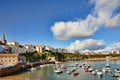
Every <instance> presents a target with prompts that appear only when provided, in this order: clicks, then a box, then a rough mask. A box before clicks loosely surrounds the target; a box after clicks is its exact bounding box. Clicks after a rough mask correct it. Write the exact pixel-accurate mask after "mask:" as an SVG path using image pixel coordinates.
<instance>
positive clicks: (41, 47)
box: [35, 45, 45, 53]
mask: <svg viewBox="0 0 120 80" xmlns="http://www.w3.org/2000/svg"><path fill="white" fill-rule="evenodd" d="M35 50H36V52H38V53H43V52H45V46H42V45H38V46H35Z"/></svg>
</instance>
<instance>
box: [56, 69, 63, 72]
mask: <svg viewBox="0 0 120 80" xmlns="http://www.w3.org/2000/svg"><path fill="white" fill-rule="evenodd" d="M54 72H55V73H62V72H63V71H62V70H61V69H56V70H54Z"/></svg>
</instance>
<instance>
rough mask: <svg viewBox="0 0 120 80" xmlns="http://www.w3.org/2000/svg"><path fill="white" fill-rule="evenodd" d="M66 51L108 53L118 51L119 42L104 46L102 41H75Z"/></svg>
mask: <svg viewBox="0 0 120 80" xmlns="http://www.w3.org/2000/svg"><path fill="white" fill-rule="evenodd" d="M66 49H68V51H70V52H71V51H72V52H74V51H80V52H86V50H88V51H90V52H95V53H99V52H102V53H110V52H111V51H120V42H116V43H112V44H110V45H108V46H106V45H105V43H104V41H103V40H93V39H86V40H83V41H80V40H76V41H75V42H73V43H71V44H70V46H68V47H67V48H66Z"/></svg>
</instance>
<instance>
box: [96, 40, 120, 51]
mask: <svg viewBox="0 0 120 80" xmlns="http://www.w3.org/2000/svg"><path fill="white" fill-rule="evenodd" d="M111 51H120V42H116V43H112V44H110V45H109V46H106V47H105V48H104V49H99V50H94V52H96V53H99V52H102V53H110V52H111Z"/></svg>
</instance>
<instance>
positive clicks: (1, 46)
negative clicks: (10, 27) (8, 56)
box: [0, 33, 8, 53]
mask: <svg viewBox="0 0 120 80" xmlns="http://www.w3.org/2000/svg"><path fill="white" fill-rule="evenodd" d="M6 43H7V40H6V39H5V34H4V33H3V34H2V39H1V40H0V53H7V52H8V46H7V45H6Z"/></svg>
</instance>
